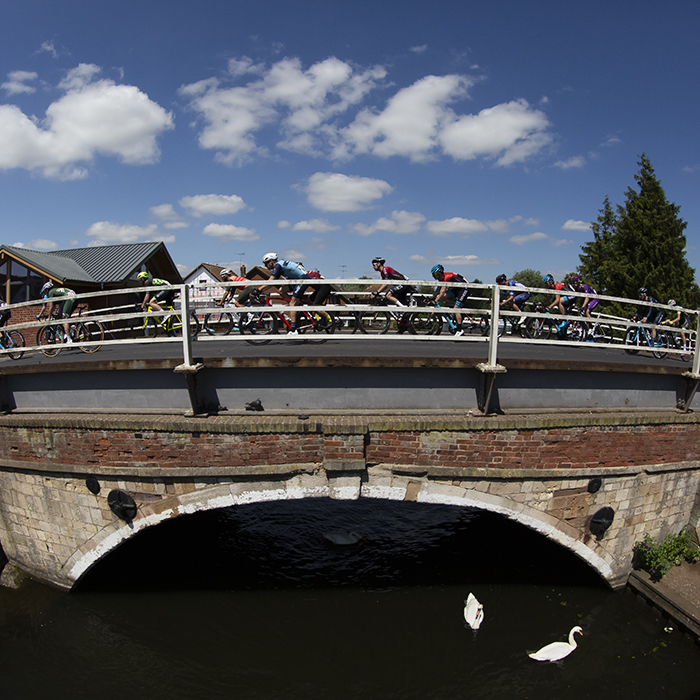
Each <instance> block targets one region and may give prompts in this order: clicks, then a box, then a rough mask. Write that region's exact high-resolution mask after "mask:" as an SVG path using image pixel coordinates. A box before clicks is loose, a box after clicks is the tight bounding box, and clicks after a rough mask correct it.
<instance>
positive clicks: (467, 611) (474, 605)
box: [464, 593, 484, 630]
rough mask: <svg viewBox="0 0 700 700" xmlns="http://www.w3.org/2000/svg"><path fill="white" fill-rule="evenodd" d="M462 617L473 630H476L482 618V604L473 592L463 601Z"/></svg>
mask: <svg viewBox="0 0 700 700" xmlns="http://www.w3.org/2000/svg"><path fill="white" fill-rule="evenodd" d="M464 619H465V620H466V621H467V624H468V625H469V626H470V627H471V628H472V629H473V630H478V629H479V626H480V625H481V623H482V621H483V619H484V606H483V605H482V604H481V603H480V602H479V601H478V600H477V599H476V596H475V595H474V594H473V593H470V594H469V595H468V596H467V599H466V600H465V601H464Z"/></svg>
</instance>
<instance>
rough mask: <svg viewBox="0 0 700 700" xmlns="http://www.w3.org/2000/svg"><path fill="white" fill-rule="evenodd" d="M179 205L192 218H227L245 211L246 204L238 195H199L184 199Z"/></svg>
mask: <svg viewBox="0 0 700 700" xmlns="http://www.w3.org/2000/svg"><path fill="white" fill-rule="evenodd" d="M178 204H179V205H180V206H181V207H183V209H187V212H188V213H189V214H190V215H191V216H196V217H200V216H204V215H205V214H206V215H207V216H227V215H229V214H235V213H236V212H239V211H240V210H241V209H245V206H246V204H245V202H244V201H243V199H242V198H241V197H239V196H238V195H237V194H231V195H225V194H198V195H195V196H194V197H183V198H182V199H181V200H180V201H179V202H178Z"/></svg>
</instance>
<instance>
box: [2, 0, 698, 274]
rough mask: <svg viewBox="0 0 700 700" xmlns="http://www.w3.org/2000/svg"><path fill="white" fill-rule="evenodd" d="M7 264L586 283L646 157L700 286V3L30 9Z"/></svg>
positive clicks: (10, 58)
mask: <svg viewBox="0 0 700 700" xmlns="http://www.w3.org/2000/svg"><path fill="white" fill-rule="evenodd" d="M2 15H3V16H2V22H1V23H0V64H1V65H0V84H1V85H0V226H1V231H2V237H1V239H0V240H1V241H2V242H3V243H6V244H9V245H24V246H26V247H29V248H33V249H36V250H55V249H60V248H69V247H82V246H87V245H99V244H103V243H107V244H109V243H121V242H135V241H143V240H163V241H165V242H166V244H167V247H168V249H169V251H170V252H171V255H172V256H173V259H174V260H175V262H176V263H177V264H178V266H179V267H180V269H181V271H182V272H183V273H185V272H187V271H188V270H190V269H192V268H193V267H195V266H196V265H197V264H199V263H201V262H208V263H219V264H222V265H224V264H226V265H228V264H237V263H238V261H241V260H242V261H243V262H244V263H245V264H246V265H248V267H251V266H252V265H253V264H257V263H259V262H260V259H261V257H262V255H263V254H264V253H266V252H268V251H277V252H278V253H279V255H280V257H288V258H291V259H294V260H301V261H303V262H304V264H305V265H306V266H307V268H308V269H312V268H316V269H320V270H321V272H322V273H323V274H324V275H325V276H326V277H357V276H360V275H370V276H373V275H374V273H373V271H372V267H371V265H370V260H371V258H372V257H374V256H375V255H383V256H384V257H386V259H387V264H389V265H391V266H392V267H395V268H396V269H398V270H400V271H401V272H403V273H404V274H406V275H407V276H409V277H411V278H414V279H415V278H425V277H428V276H429V270H430V267H431V266H432V265H433V264H434V263H436V262H442V263H443V264H445V266H446V268H447V269H449V270H453V271H456V272H460V273H462V274H463V275H465V276H466V277H467V279H469V280H473V279H474V278H480V279H482V280H484V281H491V280H492V279H493V278H494V277H495V276H496V275H497V274H499V273H500V272H505V273H506V274H511V273H513V272H515V271H516V270H521V269H523V268H528V267H529V268H534V269H538V270H541V271H542V272H551V273H553V274H555V276H557V277H559V276H561V275H563V274H565V273H566V272H568V271H571V270H573V269H574V268H575V267H576V265H577V264H578V255H579V252H580V246H581V245H582V244H583V243H585V242H586V241H588V240H590V237H591V233H590V231H589V229H588V225H589V223H590V222H591V221H593V220H595V219H596V217H597V216H598V210H599V209H600V208H601V207H602V206H603V200H604V197H605V196H606V195H609V197H610V199H611V201H612V202H613V204H618V203H620V204H621V203H623V201H624V195H625V191H626V190H627V188H628V187H631V186H633V185H634V174H635V173H636V171H637V169H638V167H637V161H638V156H639V155H640V154H641V153H646V154H647V156H648V157H649V158H650V160H651V163H652V165H653V166H654V168H655V170H656V174H657V176H658V177H659V179H660V181H661V183H662V185H663V187H664V188H665V191H666V195H667V197H668V198H669V200H671V201H673V202H675V203H676V204H678V205H679V206H680V207H681V216H682V218H684V219H685V220H686V221H687V222H688V227H687V229H686V234H687V236H688V259H689V261H690V263H691V265H693V266H694V267H695V268H700V250H699V248H698V246H699V245H700V228H699V226H700V202H699V199H698V196H697V191H698V185H699V184H700V142H699V139H698V135H697V134H698V125H699V123H700V119H699V117H700V115H699V114H698V111H699V110H698V107H699V100H700V97H699V95H700V90H699V88H700V80H699V76H698V73H699V72H700V42H699V41H698V30H699V29H700V22H699V20H700V3H698V2H697V1H696V0H676V1H674V2H668V1H667V0H666V1H660V2H657V1H649V0H635V1H633V2H627V1H622V0H621V1H616V0H606V1H605V2H599V1H598V0H586V1H585V2H579V1H577V0H567V2H562V1H561V0H556V1H554V0H553V1H544V0H542V1H537V0H532V1H529V2H528V1H525V0H517V1H515V0H478V1H475V2H471V1H469V0H462V1H460V2H457V1H454V0H446V1H440V0H434V1H433V2H412V1H411V0H391V1H388V0H371V1H367V0H353V2H336V3H331V2H327V0H325V1H323V2H318V1H316V0H309V1H307V2H295V1H294V0H285V1H277V0H274V1H268V0H236V1H225V0H199V1H198V2H196V3H195V2H191V1H189V0H187V1H184V0H168V2H151V1H150V0H140V1H139V2H133V1H132V0H117V1H113V0H100V2H95V1H94V0H81V1H76V0H62V2H56V1H55V0H21V1H20V0H6V2H5V3H3V13H2Z"/></svg>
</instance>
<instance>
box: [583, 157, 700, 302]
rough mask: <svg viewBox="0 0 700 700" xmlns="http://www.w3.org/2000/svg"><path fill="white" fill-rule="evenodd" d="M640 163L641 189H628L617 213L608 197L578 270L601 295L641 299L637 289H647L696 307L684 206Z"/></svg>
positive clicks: (698, 291)
mask: <svg viewBox="0 0 700 700" xmlns="http://www.w3.org/2000/svg"><path fill="white" fill-rule="evenodd" d="M638 165H639V171H638V172H637V174H636V175H635V176H634V179H635V181H636V183H637V186H638V189H635V188H632V187H630V188H628V190H627V192H626V193H625V202H624V204H622V205H618V206H617V211H613V207H612V205H611V204H610V199H609V198H608V197H607V196H606V197H605V201H604V203H603V208H602V209H601V210H600V212H599V216H598V219H597V221H595V222H593V223H592V224H591V228H592V231H593V240H592V241H590V242H589V243H587V244H585V245H584V246H582V252H581V254H580V256H579V257H580V260H581V264H580V265H579V267H578V270H577V271H578V272H579V274H580V275H581V276H582V277H583V278H584V280H586V281H588V282H589V284H591V285H592V286H593V287H595V288H596V289H597V290H598V292H599V293H600V294H607V295H610V296H618V297H628V298H632V299H636V298H637V290H638V289H639V288H640V287H646V288H647V289H649V293H650V294H651V296H653V297H654V298H656V299H658V300H659V301H660V302H661V303H664V304H665V303H666V302H667V301H668V300H669V299H671V298H673V299H676V300H677V301H678V303H679V304H681V305H682V306H686V307H689V308H697V307H698V305H700V288H699V287H698V285H697V282H696V281H695V269H694V268H692V267H691V266H690V264H689V263H688V261H687V260H686V256H685V252H686V237H685V233H684V231H685V228H686V226H687V223H686V222H685V221H683V219H681V218H680V216H679V212H680V207H679V206H678V205H676V204H674V203H672V202H669V201H668V200H667V198H666V193H665V192H664V189H663V187H661V183H660V182H659V181H658V179H657V178H656V175H655V173H654V168H652V166H651V163H650V161H649V159H648V158H647V157H646V155H644V154H642V155H641V156H640V159H639V162H638Z"/></svg>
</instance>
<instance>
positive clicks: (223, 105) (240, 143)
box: [180, 57, 386, 164]
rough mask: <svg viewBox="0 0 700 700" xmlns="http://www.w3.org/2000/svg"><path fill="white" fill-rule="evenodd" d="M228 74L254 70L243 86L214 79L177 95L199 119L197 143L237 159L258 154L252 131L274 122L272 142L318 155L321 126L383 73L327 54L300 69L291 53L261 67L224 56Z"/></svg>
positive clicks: (187, 87)
mask: <svg viewBox="0 0 700 700" xmlns="http://www.w3.org/2000/svg"><path fill="white" fill-rule="evenodd" d="M229 71H230V74H231V76H232V77H233V78H236V77H240V76H242V75H244V74H250V73H254V74H260V77H258V78H257V79H256V80H253V81H250V82H248V83H247V84H246V85H241V86H235V87H223V86H222V85H221V83H220V81H219V80H218V79H216V78H210V79H207V80H200V81H198V82H196V83H192V84H190V85H183V86H182V87H181V88H180V94H181V95H182V96H184V97H186V98H187V99H189V100H190V106H191V108H192V109H193V110H194V111H195V112H197V113H198V114H199V115H200V117H201V118H202V120H203V122H204V127H203V129H202V131H201V132H200V134H199V145H200V146H201V147H202V148H206V149H213V150H215V151H217V156H216V157H217V159H218V160H220V161H222V162H224V163H227V164H242V163H245V162H246V161H248V160H249V159H250V158H251V157H252V156H253V155H256V154H257V155H264V154H265V153H266V150H265V149H264V148H262V147H260V146H258V144H257V141H256V138H255V134H256V132H259V131H260V130H261V129H262V128H263V127H265V126H268V125H271V124H276V125H277V128H278V130H279V135H280V137H281V139H280V141H279V142H278V144H277V145H278V147H280V148H284V149H286V150H292V151H297V152H302V153H308V154H310V155H315V154H318V153H319V152H320V151H319V149H320V147H321V145H322V141H323V140H325V138H326V137H325V136H324V135H323V134H324V128H328V126H329V124H330V122H331V120H332V119H334V118H335V117H337V116H338V115H341V114H343V113H344V112H345V111H347V109H348V108H349V107H350V106H351V105H354V104H357V103H359V102H360V101H361V100H362V99H363V98H364V97H365V95H366V94H367V93H368V92H369V91H370V90H372V88H374V87H375V86H376V85H377V84H378V83H379V82H380V81H381V80H383V78H384V77H385V75H386V71H385V69H384V68H382V67H381V66H377V67H374V68H368V69H366V70H364V71H360V70H355V68H354V67H353V66H351V65H350V64H349V63H345V62H344V61H341V60H339V59H337V58H335V57H330V58H327V59H325V60H324V61H320V62H319V63H315V64H313V65H312V66H310V67H309V69H308V70H303V69H302V66H301V62H300V61H299V59H297V58H285V59H282V60H281V61H278V62H277V63H274V64H273V65H272V66H271V67H270V68H269V70H267V71H265V72H263V70H262V67H261V66H259V65H258V66H253V63H252V61H251V59H249V58H247V57H244V58H242V59H238V60H236V59H234V60H233V61H229Z"/></svg>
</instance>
